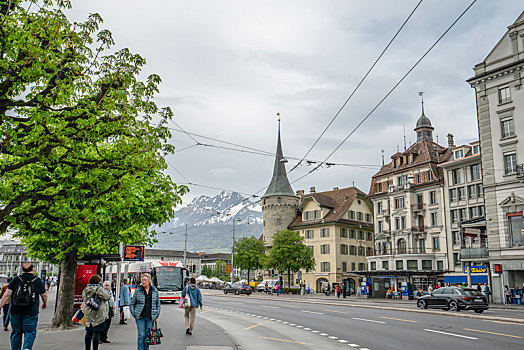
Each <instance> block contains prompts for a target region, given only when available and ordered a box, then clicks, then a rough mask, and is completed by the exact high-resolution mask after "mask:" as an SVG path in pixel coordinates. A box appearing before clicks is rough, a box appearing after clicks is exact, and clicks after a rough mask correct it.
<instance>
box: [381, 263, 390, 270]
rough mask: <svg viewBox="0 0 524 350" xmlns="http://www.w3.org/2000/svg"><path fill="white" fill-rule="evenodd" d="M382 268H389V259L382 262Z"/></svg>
mask: <svg viewBox="0 0 524 350" xmlns="http://www.w3.org/2000/svg"><path fill="white" fill-rule="evenodd" d="M382 270H389V261H383V262H382Z"/></svg>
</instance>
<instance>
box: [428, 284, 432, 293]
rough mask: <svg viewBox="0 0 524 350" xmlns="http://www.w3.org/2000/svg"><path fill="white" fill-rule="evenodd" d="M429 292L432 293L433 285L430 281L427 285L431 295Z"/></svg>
mask: <svg viewBox="0 0 524 350" xmlns="http://www.w3.org/2000/svg"><path fill="white" fill-rule="evenodd" d="M431 293H433V286H432V285H431V283H430V284H429V286H428V294H430V295H431Z"/></svg>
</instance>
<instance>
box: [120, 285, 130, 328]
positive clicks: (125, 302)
mask: <svg viewBox="0 0 524 350" xmlns="http://www.w3.org/2000/svg"><path fill="white" fill-rule="evenodd" d="M130 301H131V291H130V290H129V280H128V279H127V278H124V284H123V285H122V288H121V289H120V302H119V304H120V323H119V324H127V323H126V320H125V318H124V307H125V306H127V307H129V302H130Z"/></svg>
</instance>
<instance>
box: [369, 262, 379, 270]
mask: <svg viewBox="0 0 524 350" xmlns="http://www.w3.org/2000/svg"><path fill="white" fill-rule="evenodd" d="M369 269H370V270H371V271H375V270H376V269H377V263H376V262H375V261H372V262H370V263H369Z"/></svg>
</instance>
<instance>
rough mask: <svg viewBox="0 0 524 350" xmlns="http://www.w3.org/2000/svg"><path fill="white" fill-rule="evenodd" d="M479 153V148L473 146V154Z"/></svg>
mask: <svg viewBox="0 0 524 350" xmlns="http://www.w3.org/2000/svg"><path fill="white" fill-rule="evenodd" d="M479 153H480V146H479V145H475V146H473V154H479Z"/></svg>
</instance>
